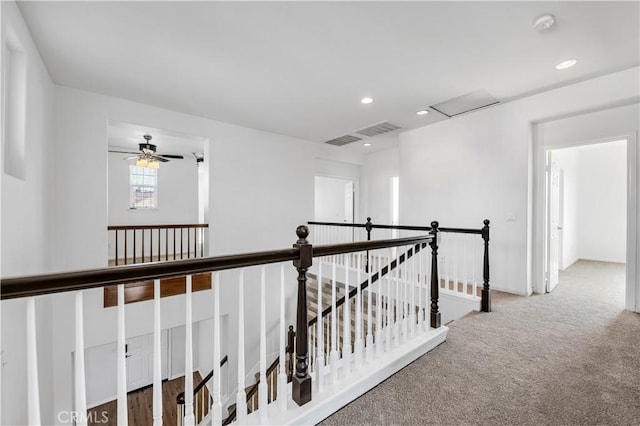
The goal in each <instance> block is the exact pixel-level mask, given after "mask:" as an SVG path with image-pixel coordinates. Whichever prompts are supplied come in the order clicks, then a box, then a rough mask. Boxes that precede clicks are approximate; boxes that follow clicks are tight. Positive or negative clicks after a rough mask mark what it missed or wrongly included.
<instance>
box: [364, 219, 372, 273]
mask: <svg viewBox="0 0 640 426" xmlns="http://www.w3.org/2000/svg"><path fill="white" fill-rule="evenodd" d="M364 229H366V230H367V241H371V230H372V229H373V224H372V223H371V218H370V217H368V218H367V223H365V224H364ZM364 271H365V272H369V250H367V264H366V265H365V267H364Z"/></svg>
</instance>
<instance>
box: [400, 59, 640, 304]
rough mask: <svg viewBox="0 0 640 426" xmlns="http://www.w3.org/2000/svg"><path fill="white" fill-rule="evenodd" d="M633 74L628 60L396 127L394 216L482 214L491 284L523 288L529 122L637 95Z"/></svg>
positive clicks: (526, 278) (453, 218) (448, 218)
mask: <svg viewBox="0 0 640 426" xmlns="http://www.w3.org/2000/svg"><path fill="white" fill-rule="evenodd" d="M637 77H638V68H633V69H629V70H625V71H621V72H618V73H614V74H609V75H607V76H603V77H599V78H595V79H592V80H587V81H583V82H580V83H576V84H573V85H570V86H566V87H562V88H559V89H556V90H552V91H548V92H543V93H540V94H537V95H534V96H531V97H527V98H523V99H519V100H516V101H513V102H509V103H506V104H503V105H499V106H496V107H492V108H488V109H485V110H481V111H477V112H474V113H473V114H468V115H463V116H460V117H457V118H454V119H450V120H447V121H443V122H439V123H435V124H432V125H430V126H426V127H423V128H420V129H415V130H412V131H408V132H404V133H401V134H400V146H399V152H400V167H399V168H400V221H401V223H416V222H423V221H425V218H433V219H437V220H439V221H440V223H441V224H443V225H444V224H446V225H447V226H457V227H474V228H480V227H481V226H482V220H483V219H485V218H487V219H490V220H491V221H492V222H491V227H492V231H491V243H490V244H491V245H490V247H491V256H492V257H491V285H492V287H493V288H496V289H499V290H505V291H509V292H513V293H517V294H529V293H530V292H531V290H532V286H531V275H530V271H531V269H530V261H531V260H530V259H531V254H532V252H531V250H530V242H529V241H531V239H532V238H533V237H532V236H533V235H534V234H532V233H531V220H532V219H531V218H532V216H531V214H530V211H531V210H530V208H531V201H532V198H530V195H531V194H532V191H533V189H532V186H531V185H532V181H531V180H530V179H531V171H530V170H531V169H530V165H531V163H530V160H531V152H532V148H531V145H532V126H533V123H535V122H538V121H542V120H543V119H545V118H548V117H554V116H562V115H565V114H570V113H574V114H575V113H577V112H579V111H589V110H593V109H594V108H598V107H602V106H603V105H610V104H615V103H616V102H621V101H625V100H628V99H629V98H633V97H637V96H638V93H639V90H638V78H637ZM602 125H603V126H604V125H606V124H602ZM508 216H513V217H514V218H515V221H507V220H506V218H507V217H508Z"/></svg>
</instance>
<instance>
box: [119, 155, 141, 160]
mask: <svg viewBox="0 0 640 426" xmlns="http://www.w3.org/2000/svg"><path fill="white" fill-rule="evenodd" d="M138 158H140V156H139V155H135V156H133V157H124V158H123V160H136V159H138Z"/></svg>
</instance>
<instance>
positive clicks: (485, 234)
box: [480, 219, 491, 312]
mask: <svg viewBox="0 0 640 426" xmlns="http://www.w3.org/2000/svg"><path fill="white" fill-rule="evenodd" d="M489 223H490V222H489V219H485V220H484V227H483V228H482V239H483V240H484V269H483V273H482V276H483V278H484V285H483V287H482V301H481V303H480V307H481V310H482V312H491V289H490V288H489Z"/></svg>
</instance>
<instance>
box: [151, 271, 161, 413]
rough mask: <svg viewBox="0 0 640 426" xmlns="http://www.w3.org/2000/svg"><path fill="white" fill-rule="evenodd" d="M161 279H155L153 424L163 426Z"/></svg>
mask: <svg viewBox="0 0 640 426" xmlns="http://www.w3.org/2000/svg"><path fill="white" fill-rule="evenodd" d="M160 318H161V316H160V280H154V281H153V425H154V426H162V358H161V356H162V355H161V354H162V337H161V334H160V330H161V327H160Z"/></svg>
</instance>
